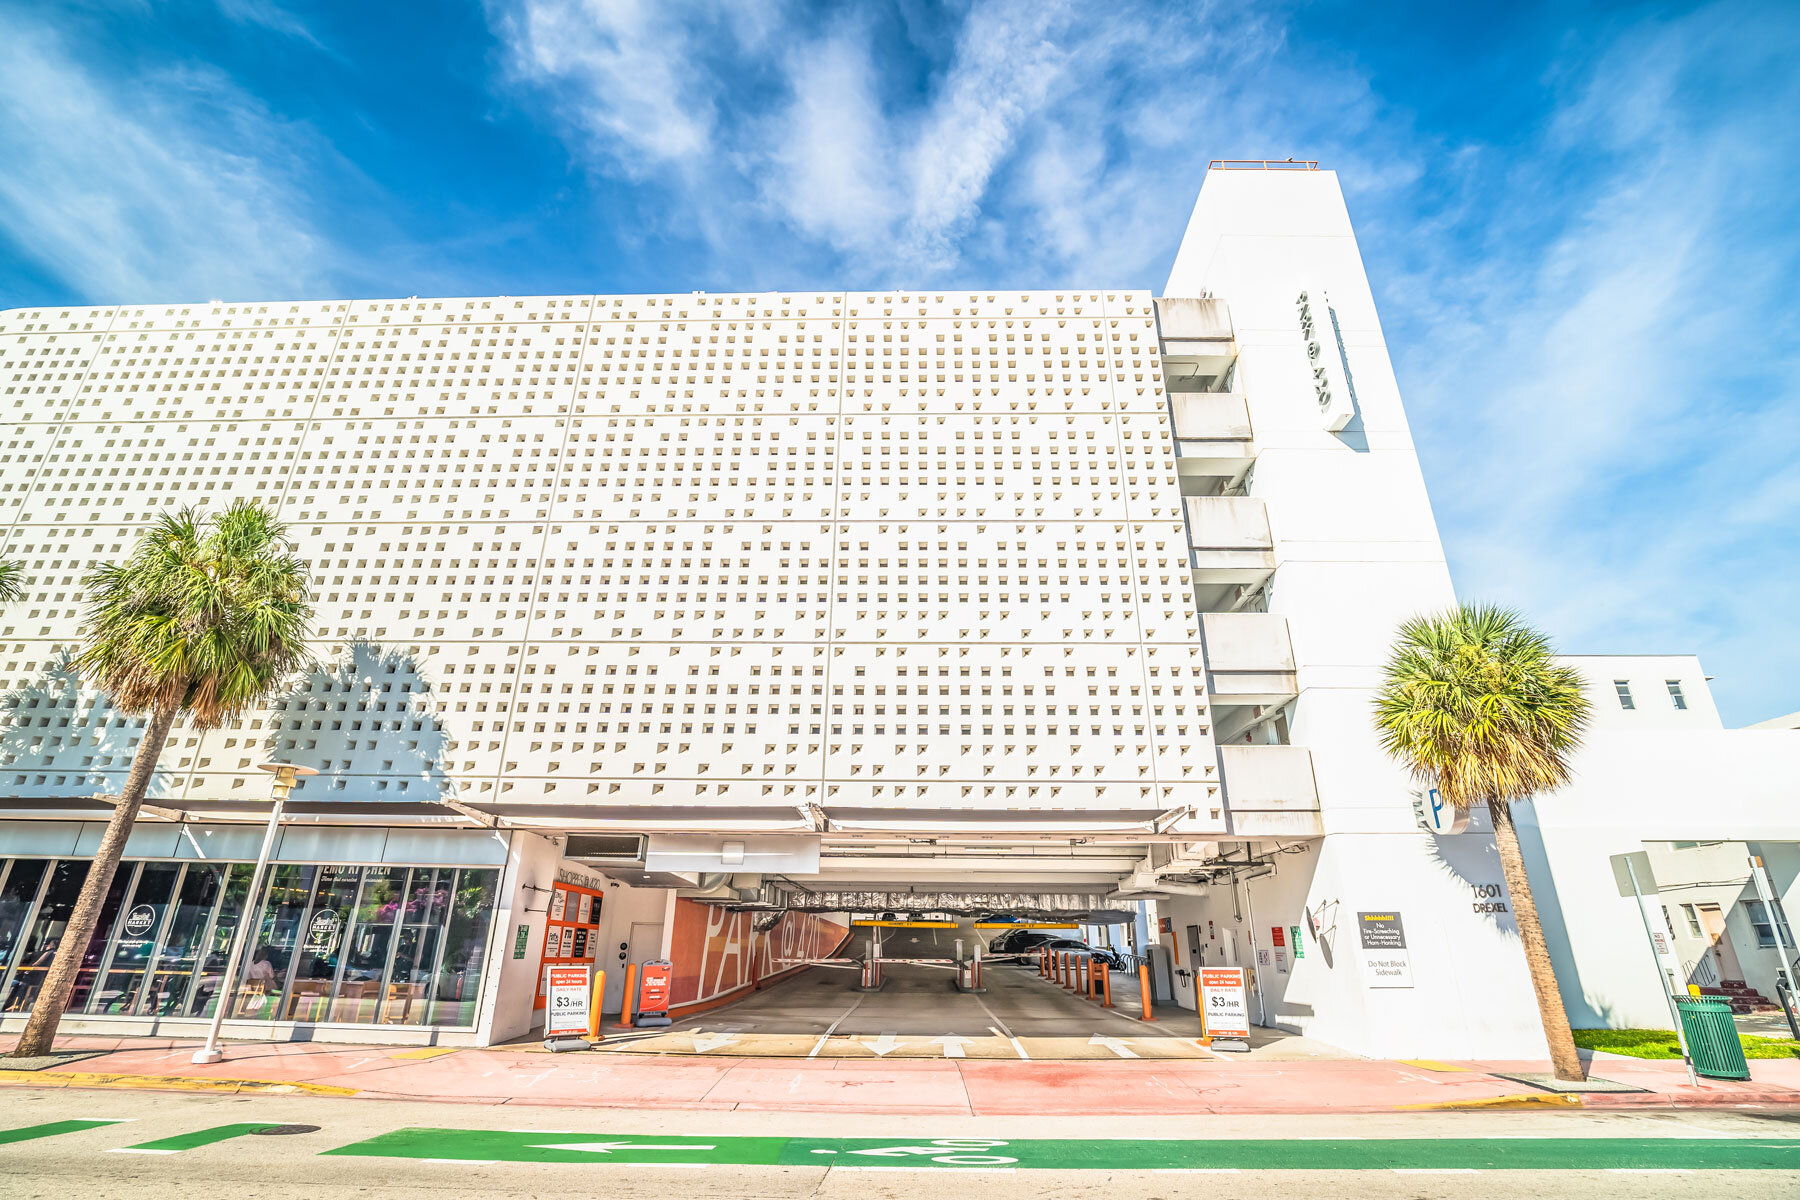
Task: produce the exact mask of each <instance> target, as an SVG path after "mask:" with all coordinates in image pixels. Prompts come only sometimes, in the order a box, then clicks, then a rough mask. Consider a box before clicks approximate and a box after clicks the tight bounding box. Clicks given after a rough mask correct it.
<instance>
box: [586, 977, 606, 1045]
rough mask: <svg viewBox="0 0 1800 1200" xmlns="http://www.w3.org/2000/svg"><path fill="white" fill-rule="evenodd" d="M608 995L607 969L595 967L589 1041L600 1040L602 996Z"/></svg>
mask: <svg viewBox="0 0 1800 1200" xmlns="http://www.w3.org/2000/svg"><path fill="white" fill-rule="evenodd" d="M604 995H606V971H605V970H604V969H603V968H600V967H595V968H594V996H593V999H592V1001H590V1002H589V1004H588V1041H590V1042H598V1041H600V1040H601V1037H600V998H601V997H602V996H604Z"/></svg>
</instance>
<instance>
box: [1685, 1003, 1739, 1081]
mask: <svg viewBox="0 0 1800 1200" xmlns="http://www.w3.org/2000/svg"><path fill="white" fill-rule="evenodd" d="M1675 1007H1676V1008H1677V1009H1678V1010H1679V1011H1680V1013H1681V1032H1682V1033H1683V1034H1684V1035H1685V1036H1686V1038H1687V1045H1688V1053H1689V1054H1691V1055H1693V1056H1694V1072H1695V1073H1696V1074H1699V1075H1704V1076H1706V1077H1707V1078H1708V1079H1748V1078H1750V1064H1749V1063H1747V1062H1745V1061H1744V1044H1743V1043H1742V1042H1740V1041H1738V1031H1737V1022H1736V1021H1734V1020H1732V1019H1731V1005H1729V1004H1723V1003H1720V1002H1719V1001H1717V1000H1700V999H1696V998H1694V997H1692V996H1677V997H1676V998H1675Z"/></svg>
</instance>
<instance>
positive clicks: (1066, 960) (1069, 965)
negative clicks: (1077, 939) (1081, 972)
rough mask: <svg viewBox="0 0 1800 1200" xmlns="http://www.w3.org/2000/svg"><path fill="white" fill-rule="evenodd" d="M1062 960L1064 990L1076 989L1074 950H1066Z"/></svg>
mask: <svg viewBox="0 0 1800 1200" xmlns="http://www.w3.org/2000/svg"><path fill="white" fill-rule="evenodd" d="M1062 960H1063V961H1062V985H1063V990H1064V991H1068V992H1072V991H1074V990H1075V955H1074V953H1073V952H1072V951H1069V950H1064V951H1063V956H1062Z"/></svg>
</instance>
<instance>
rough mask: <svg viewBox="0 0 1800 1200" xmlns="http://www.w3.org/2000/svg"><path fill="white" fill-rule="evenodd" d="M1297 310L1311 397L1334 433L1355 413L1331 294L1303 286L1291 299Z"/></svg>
mask: <svg viewBox="0 0 1800 1200" xmlns="http://www.w3.org/2000/svg"><path fill="white" fill-rule="evenodd" d="M1294 307H1295V308H1296V309H1297V310H1298V311H1299V314H1300V338H1301V340H1302V341H1303V342H1304V343H1305V345H1306V365H1307V367H1308V369H1310V370H1311V372H1312V385H1313V398H1314V399H1315V400H1316V401H1317V402H1318V405H1319V416H1320V417H1322V418H1324V421H1325V428H1326V429H1328V430H1330V431H1331V432H1332V433H1336V432H1337V431H1338V430H1340V429H1342V428H1343V427H1344V426H1346V425H1348V424H1349V423H1350V418H1351V417H1353V416H1355V415H1356V404H1355V402H1354V401H1353V400H1352V399H1351V396H1350V385H1349V383H1348V382H1347V380H1348V371H1347V368H1346V367H1345V365H1344V344H1343V341H1342V339H1340V338H1339V337H1338V330H1337V314H1336V313H1334V312H1333V311H1332V308H1331V298H1330V297H1329V296H1327V295H1326V294H1325V292H1324V290H1323V289H1321V288H1307V289H1306V290H1305V291H1303V292H1301V293H1300V295H1299V296H1298V297H1297V298H1296V299H1295V300H1294Z"/></svg>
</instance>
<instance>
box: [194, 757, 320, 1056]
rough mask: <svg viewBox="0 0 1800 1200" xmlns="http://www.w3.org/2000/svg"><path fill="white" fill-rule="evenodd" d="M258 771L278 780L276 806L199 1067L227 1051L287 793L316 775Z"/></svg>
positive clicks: (265, 766)
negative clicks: (231, 1015) (237, 988)
mask: <svg viewBox="0 0 1800 1200" xmlns="http://www.w3.org/2000/svg"><path fill="white" fill-rule="evenodd" d="M256 769H257V770H259V771H267V772H268V773H269V774H271V775H273V776H274V777H275V783H274V786H273V787H272V788H270V791H271V792H273V794H274V797H275V803H274V806H273V807H271V808H270V809H269V827H268V829H267V830H265V831H264V832H263V843H262V852H261V853H260V854H258V855H257V857H256V870H255V871H253V872H251V875H250V890H249V892H248V893H247V894H246V895H245V896H244V915H243V917H242V918H241V919H240V920H239V921H238V927H237V931H236V932H235V933H233V934H232V936H231V952H230V953H229V954H228V955H226V957H225V972H224V974H223V975H221V976H220V977H219V987H218V1003H217V1004H215V1005H214V1006H213V1017H212V1028H211V1029H210V1030H208V1031H207V1034H206V1045H204V1046H202V1047H200V1049H198V1050H196V1051H194V1061H195V1062H197V1063H216V1062H218V1061H219V1060H220V1059H222V1058H224V1057H225V1051H224V1050H223V1049H222V1048H221V1047H220V1046H219V1027H220V1026H222V1025H223V1024H224V1023H225V1009H226V1008H227V1007H229V1006H230V1004H231V989H232V983H233V981H234V980H236V978H237V972H238V962H239V960H240V959H241V958H242V957H243V954H244V946H245V945H246V944H247V943H248V941H249V937H250V932H249V929H250V926H251V925H252V924H253V923H254V919H255V916H256V898H257V897H258V896H260V895H262V887H263V876H264V875H265V874H266V873H267V872H268V869H269V856H270V855H271V854H273V853H274V852H275V835H276V833H277V832H279V831H280V829H281V806H282V805H283V804H285V803H286V802H287V798H288V793H289V792H291V791H293V790H294V780H295V779H297V778H299V777H300V776H302V775H317V774H318V772H317V771H315V770H313V768H311V767H296V766H294V765H293V764H292V763H276V762H266V763H257V764H256Z"/></svg>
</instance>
